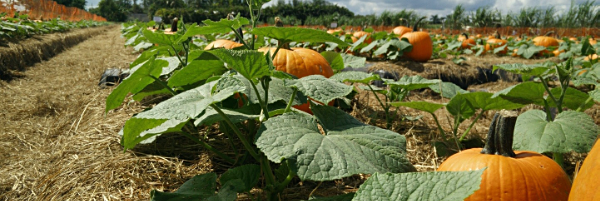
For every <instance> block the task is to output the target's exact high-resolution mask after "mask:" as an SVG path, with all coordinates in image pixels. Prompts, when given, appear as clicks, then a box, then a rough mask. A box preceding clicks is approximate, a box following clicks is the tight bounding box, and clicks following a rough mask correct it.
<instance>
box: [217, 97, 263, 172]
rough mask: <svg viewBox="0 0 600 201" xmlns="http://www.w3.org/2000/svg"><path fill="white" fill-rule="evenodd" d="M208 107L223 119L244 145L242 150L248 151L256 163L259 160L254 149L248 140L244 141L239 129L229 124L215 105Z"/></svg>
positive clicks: (225, 116) (229, 120)
mask: <svg viewBox="0 0 600 201" xmlns="http://www.w3.org/2000/svg"><path fill="white" fill-rule="evenodd" d="M210 106H211V107H212V108H213V109H215V111H217V113H219V115H221V117H223V119H224V121H225V122H226V123H227V125H229V127H231V129H232V130H233V132H234V133H235V134H236V135H237V137H238V138H239V139H240V141H242V144H243V145H244V148H246V150H248V152H249V153H250V155H251V156H252V157H253V158H254V159H256V160H257V161H259V160H260V158H259V156H258V154H257V153H256V151H255V150H254V148H253V147H252V145H251V144H250V143H249V142H248V139H246V137H245V136H244V134H242V132H241V131H240V129H239V128H238V127H236V126H235V124H233V122H231V119H229V117H228V116H227V115H226V114H225V113H224V112H223V111H222V110H221V108H219V107H218V106H216V105H215V104H210Z"/></svg>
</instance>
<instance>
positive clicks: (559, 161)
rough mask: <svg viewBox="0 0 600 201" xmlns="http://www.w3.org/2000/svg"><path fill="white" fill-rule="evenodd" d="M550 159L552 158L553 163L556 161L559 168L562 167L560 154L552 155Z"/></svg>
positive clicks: (562, 159) (562, 161)
mask: <svg viewBox="0 0 600 201" xmlns="http://www.w3.org/2000/svg"><path fill="white" fill-rule="evenodd" d="M552 158H554V161H556V163H558V165H560V167H563V164H564V157H563V154H562V153H552Z"/></svg>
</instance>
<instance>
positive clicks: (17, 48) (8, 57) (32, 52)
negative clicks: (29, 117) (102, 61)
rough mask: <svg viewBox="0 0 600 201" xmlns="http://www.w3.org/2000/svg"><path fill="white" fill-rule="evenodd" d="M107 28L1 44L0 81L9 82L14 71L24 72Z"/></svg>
mask: <svg viewBox="0 0 600 201" xmlns="http://www.w3.org/2000/svg"><path fill="white" fill-rule="evenodd" d="M108 28H109V26H103V27H94V28H85V29H75V30H72V31H69V32H66V33H53V34H45V35H39V36H34V37H32V38H28V39H25V40H22V41H11V42H8V43H5V44H1V46H0V80H6V81H10V80H12V79H13V78H14V77H15V76H16V75H17V74H18V73H16V71H25V70H26V69H27V67H30V66H32V65H33V64H35V63H37V62H41V61H43V60H48V59H50V58H52V57H53V56H55V55H57V54H58V53H60V52H62V51H64V50H66V49H68V48H70V47H73V46H75V45H77V44H78V43H80V42H82V41H85V40H86V39H88V38H90V37H91V36H95V35H98V34H99V33H101V32H104V31H106V30H107V29H108Z"/></svg>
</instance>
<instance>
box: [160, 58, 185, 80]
mask: <svg viewBox="0 0 600 201" xmlns="http://www.w3.org/2000/svg"><path fill="white" fill-rule="evenodd" d="M156 59H157V60H163V61H166V62H167V63H169V64H168V65H167V66H165V67H163V68H162V71H161V73H160V75H161V76H163V75H169V74H171V73H172V72H173V71H174V70H175V69H177V67H179V64H181V62H180V61H179V59H177V57H175V56H172V57H159V58H156Z"/></svg>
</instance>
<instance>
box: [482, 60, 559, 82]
mask: <svg viewBox="0 0 600 201" xmlns="http://www.w3.org/2000/svg"><path fill="white" fill-rule="evenodd" d="M551 65H552V64H551V63H543V64H522V63H514V64H498V65H494V68H493V71H496V70H497V69H502V70H505V71H508V72H511V73H516V74H521V75H523V76H528V77H530V76H537V77H539V76H541V75H543V74H544V73H545V72H546V71H548V70H549V69H550V66H551ZM524 80H526V79H524Z"/></svg>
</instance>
